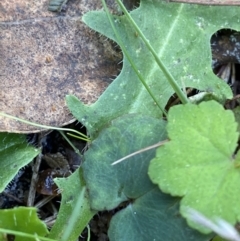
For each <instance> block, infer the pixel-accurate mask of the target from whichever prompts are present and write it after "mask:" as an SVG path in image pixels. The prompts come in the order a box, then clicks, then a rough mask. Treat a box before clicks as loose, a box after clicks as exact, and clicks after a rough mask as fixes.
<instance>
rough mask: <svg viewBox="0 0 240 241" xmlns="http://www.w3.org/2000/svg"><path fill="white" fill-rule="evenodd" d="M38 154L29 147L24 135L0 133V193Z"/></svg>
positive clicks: (37, 151)
mask: <svg viewBox="0 0 240 241" xmlns="http://www.w3.org/2000/svg"><path fill="white" fill-rule="evenodd" d="M38 154H39V150H38V149H37V148H34V147H32V146H30V145H29V144H28V143H27V141H26V137H25V136H24V135H19V134H10V133H0V163H1V169H0V192H2V191H3V190H4V189H5V187H6V186H7V184H8V183H9V182H10V181H11V180H12V179H13V178H14V176H15V175H16V174H17V173H18V171H19V169H21V168H22V167H24V166H26V165H27V164H28V163H29V162H31V161H32V160H33V158H34V157H36V156H37V155H38Z"/></svg>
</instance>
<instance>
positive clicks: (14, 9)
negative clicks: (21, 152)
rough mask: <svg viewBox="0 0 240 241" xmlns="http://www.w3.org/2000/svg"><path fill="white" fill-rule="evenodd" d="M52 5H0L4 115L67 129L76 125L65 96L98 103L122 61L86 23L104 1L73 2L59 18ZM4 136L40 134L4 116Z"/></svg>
mask: <svg viewBox="0 0 240 241" xmlns="http://www.w3.org/2000/svg"><path fill="white" fill-rule="evenodd" d="M108 2H110V5H111V6H113V2H114V1H112V0H110V1H108ZM48 4H49V1H48V0H40V1H26V0H12V1H8V0H1V2H0V111H1V112H5V113H7V114H10V115H13V116H17V117H20V118H23V119H26V120H29V121H32V122H36V123H40V124H45V125H52V126H62V125H64V124H67V123H70V122H71V121H73V117H72V115H71V114H70V113H69V111H68V109H67V107H66V104H65V96H66V95H69V94H73V95H76V96H77V97H78V98H80V99H81V100H82V101H83V102H84V103H87V104H91V103H94V102H95V101H96V100H97V99H98V97H99V96H100V95H101V93H102V92H103V91H104V90H105V89H106V87H107V86H108V85H109V83H111V78H113V76H114V75H117V74H118V72H119V68H120V65H118V63H119V61H120V60H121V59H120V57H119V54H118V52H116V49H115V44H114V43H111V42H109V41H106V40H105V38H103V37H100V36H99V35H98V34H97V33H94V32H93V31H91V30H90V29H89V28H88V27H87V26H86V25H85V24H84V23H83V22H82V21H81V17H82V16H83V14H84V13H86V12H88V11H90V10H96V9H101V1H98V0H92V1H87V0H81V1H80V0H70V1H69V2H68V4H67V9H66V11H65V12H60V13H52V12H49V11H48V10H47V9H48ZM0 131H8V132H17V133H29V132H38V131H40V130H39V129H38V128H36V127H33V126H28V125H26V124H22V123H20V122H16V121H14V120H10V119H8V118H4V117H1V116H0Z"/></svg>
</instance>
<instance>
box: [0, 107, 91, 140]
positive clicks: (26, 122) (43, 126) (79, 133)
mask: <svg viewBox="0 0 240 241" xmlns="http://www.w3.org/2000/svg"><path fill="white" fill-rule="evenodd" d="M0 116H4V117H7V118H10V119H13V120H16V121H20V122H22V123H25V124H28V125H32V126H36V127H40V128H43V129H52V130H58V131H60V130H62V131H69V132H73V133H76V134H78V135H79V136H80V137H81V138H80V137H79V138H80V139H82V140H84V141H90V139H89V138H88V136H86V135H84V134H83V133H81V132H78V131H76V130H74V129H70V128H61V127H55V126H47V125H41V124H38V123H35V122H31V121H27V120H24V119H22V118H18V117H15V116H12V115H8V114H5V113H3V112H0Z"/></svg>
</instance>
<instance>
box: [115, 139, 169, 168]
mask: <svg viewBox="0 0 240 241" xmlns="http://www.w3.org/2000/svg"><path fill="white" fill-rule="evenodd" d="M166 142H169V139H166V140H164V141H160V142H158V143H156V144H154V145H152V146H148V147H145V148H143V149H141V150H138V151H135V152H133V153H131V154H129V155H127V156H125V157H123V158H121V159H118V160H117V161H115V162H113V163H112V164H111V165H112V166H113V165H116V164H118V163H120V162H122V161H124V160H126V159H128V158H130V157H132V156H135V155H137V154H140V153H142V152H145V151H148V150H151V149H154V148H157V147H159V146H162V145H163V144H165V143H166Z"/></svg>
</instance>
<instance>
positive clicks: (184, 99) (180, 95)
mask: <svg viewBox="0 0 240 241" xmlns="http://www.w3.org/2000/svg"><path fill="white" fill-rule="evenodd" d="M116 1H117V3H118V4H119V6H120V8H121V10H122V11H123V12H124V14H125V15H126V17H127V19H128V21H129V22H130V23H131V24H132V26H133V27H134V29H135V31H136V32H137V34H138V35H139V36H140V37H141V38H142V40H143V42H144V43H145V45H146V46H147V48H148V49H149V51H150V52H151V53H152V55H153V57H154V59H155V61H156V62H157V64H158V66H159V68H160V69H161V70H162V72H163V73H164V75H165V76H166V77H167V80H168V82H169V84H170V85H171V86H172V88H173V89H174V91H175V92H176V94H177V96H178V98H179V99H180V100H181V102H182V103H183V104H187V103H189V100H188V98H187V96H186V95H185V94H184V92H183V91H182V90H181V88H180V86H179V85H178V83H177V82H176V81H175V79H174V78H173V76H172V75H171V73H170V72H169V71H168V69H167V68H166V66H165V65H164V63H163V62H162V61H161V59H160V58H159V57H158V55H157V53H156V52H155V50H154V49H153V47H152V46H151V44H150V43H149V40H147V39H146V37H145V36H144V34H143V33H142V31H141V30H140V28H139V27H138V26H137V24H136V23H135V21H134V20H133V19H132V17H131V15H130V14H129V13H128V11H127V9H126V8H125V6H124V5H123V3H122V2H121V1H120V0H116Z"/></svg>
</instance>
